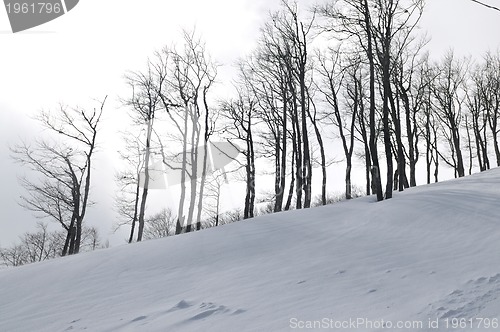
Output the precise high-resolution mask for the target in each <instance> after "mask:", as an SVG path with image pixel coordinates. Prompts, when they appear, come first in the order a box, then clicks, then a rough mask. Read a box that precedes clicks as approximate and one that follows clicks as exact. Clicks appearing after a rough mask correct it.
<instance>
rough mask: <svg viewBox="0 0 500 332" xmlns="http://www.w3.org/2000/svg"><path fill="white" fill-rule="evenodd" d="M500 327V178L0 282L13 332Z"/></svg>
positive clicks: (299, 215)
mask: <svg viewBox="0 0 500 332" xmlns="http://www.w3.org/2000/svg"><path fill="white" fill-rule="evenodd" d="M499 318H500V169H494V170H491V171H487V172H483V173H481V174H477V175H473V176H469V177H466V178H463V179H459V180H452V181H448V182H442V183H438V184H434V185H429V186H421V187H417V188H413V189H409V190H407V191H405V192H404V193H400V194H396V195H395V197H394V198H393V199H391V200H388V201H383V202H379V203H377V202H375V201H374V197H373V196H371V197H364V198H360V199H356V200H353V201H350V202H342V203H337V204H334V205H330V206H326V207H320V208H314V209H307V210H300V211H292V212H286V213H279V214H273V215H267V216H263V217H259V218H255V219H252V220H247V221H242V222H237V223H234V224H231V225H226V226H222V227H218V228H212V229H208V230H204V231H201V232H195V233H190V234H185V235H181V236H175V237H170V238H165V239H160V240H154V241H147V242H142V243H138V244H133V245H127V246H122V247H117V248H111V249H106V250H100V251H96V252H93V253H85V254H79V255H76V256H72V257H65V258H61V259H56V260H53V261H48V262H43V263H37V264H32V265H27V266H23V267H19V268H13V269H4V270H1V271H0V331H2V332H4V331H5V332H10V331H40V332H41V331H48V332H55V331H83V330H87V331H218V332H219V331H223V332H224V331H289V330H296V329H298V327H300V326H304V327H310V329H309V330H320V327H321V326H319V325H317V324H319V323H322V324H326V323H328V324H330V325H323V326H322V327H330V328H332V329H333V330H335V328H334V327H335V324H342V323H344V324H346V323H349V322H351V323H352V322H353V321H358V322H360V323H362V321H361V320H364V321H365V322H366V324H369V323H370V324H372V325H366V326H364V325H361V326H356V328H354V327H353V325H350V326H347V325H344V327H345V328H344V329H342V328H340V329H336V330H345V331H348V330H351V331H384V330H390V329H389V328H388V327H391V326H390V325H386V327H383V326H381V325H380V324H381V323H380V322H381V321H382V320H384V321H385V322H389V323H387V324H394V325H395V324H397V323H403V324H404V323H406V324H411V323H412V322H414V323H418V322H422V327H421V328H420V327H419V326H418V325H414V326H413V328H410V329H406V330H408V331H411V330H413V331H446V330H447V329H446V326H445V324H446V322H448V324H450V325H449V327H450V328H449V329H448V330H449V331H452V330H453V329H452V328H451V324H452V322H455V323H457V322H461V323H462V324H466V325H467V326H464V328H462V329H458V330H463V331H476V330H477V331H482V330H484V331H493V330H499V329H500V328H498V327H497V328H494V327H490V328H489V329H488V328H486V327H485V326H484V324H485V323H488V322H492V323H493V325H494V323H495V322H496V321H497V320H498V319H499ZM436 319H439V320H438V321H435V320H436ZM481 319H485V320H484V321H482V320H481ZM318 321H319V322H318ZM429 321H431V322H435V323H436V322H437V323H439V326H438V328H436V325H433V326H429ZM314 324H316V325H314ZM394 325H392V327H393V329H392V330H404V329H403V328H396V327H395V326H394ZM337 327H338V326H337Z"/></svg>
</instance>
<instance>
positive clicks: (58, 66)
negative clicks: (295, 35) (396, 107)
mask: <svg viewBox="0 0 500 332" xmlns="http://www.w3.org/2000/svg"><path fill="white" fill-rule="evenodd" d="M485 2H487V3H490V4H495V3H498V1H495V0H485ZM312 3H313V1H311V0H302V1H300V0H299V5H300V6H301V7H304V8H306V7H308V6H309V5H310V4H312ZM277 4H278V0H210V1H207V0H183V1H165V0H141V1H139V0H137V1H130V0H105V1H102V0H100V1H99V0H81V1H80V3H79V4H78V5H77V7H75V8H74V9H73V10H72V11H70V12H69V13H68V14H66V15H64V16H62V17H60V18H58V19H56V20H54V21H51V22H49V23H47V24H44V25H41V26H39V27H36V28H33V29H31V30H28V31H26V32H23V33H17V34H12V33H11V32H10V25H9V22H8V18H7V14H6V12H5V10H4V8H3V7H2V8H0V50H1V51H0V170H1V175H2V185H1V186H0V246H6V245H10V244H11V243H12V242H13V241H15V240H16V239H17V236H18V235H20V234H21V233H23V232H25V231H27V230H29V229H31V228H32V227H33V225H34V223H35V221H34V218H33V217H32V216H31V215H30V213H29V212H27V211H24V210H23V209H22V208H20V207H18V206H17V204H16V199H17V198H18V197H19V195H20V188H19V185H18V182H17V175H19V174H22V170H20V169H18V168H17V166H16V165H13V164H12V162H11V160H10V158H9V152H8V148H7V145H8V144H12V143H15V142H16V141H17V140H18V139H19V138H20V137H30V136H31V135H36V128H37V127H36V126H34V124H33V122H32V120H30V115H33V114H34V113H36V112H37V111H38V110H40V109H41V108H45V109H50V108H54V107H56V106H57V105H58V103H60V102H63V103H65V104H69V105H81V106H87V105H92V99H93V98H97V99H102V98H103V97H104V96H105V95H109V103H108V107H107V108H106V114H105V122H104V124H106V125H107V129H106V131H105V132H104V133H103V136H101V139H102V140H103V152H102V153H101V155H100V156H99V165H98V166H96V168H97V167H101V168H100V169H99V170H100V174H99V175H98V176H97V178H98V180H97V181H96V184H95V185H94V186H93V190H94V191H95V194H96V196H95V198H94V199H95V200H98V201H99V204H100V205H101V206H105V207H106V208H105V209H102V212H99V213H91V214H90V215H89V217H90V218H89V219H90V220H89V222H91V223H92V224H102V225H106V226H104V227H103V230H104V231H103V236H104V237H108V235H109V234H108V233H107V232H108V231H109V229H110V228H111V225H112V224H113V223H114V222H115V219H114V218H115V217H114V213H113V211H112V210H111V207H110V206H109V205H111V204H112V195H113V192H112V191H113V189H112V188H107V187H106V186H102V185H101V186H100V185H99V183H101V184H102V183H105V181H102V180H103V179H108V180H109V179H112V177H113V171H114V169H113V166H112V162H113V160H115V156H114V153H115V152H116V151H115V150H116V147H115V142H116V139H117V135H116V131H117V130H119V129H120V128H116V127H117V126H116V123H119V122H118V121H116V119H119V118H120V115H121V114H123V113H124V112H125V110H124V109H123V108H122V107H121V106H120V103H119V102H118V97H120V96H121V97H124V96H126V94H127V89H126V87H125V85H124V80H123V75H124V73H125V72H126V71H127V70H136V69H141V68H142V66H143V65H144V63H145V62H146V59H147V57H148V56H150V55H151V54H152V52H153V51H154V50H156V49H159V48H161V47H162V46H164V45H170V44H172V43H173V42H175V41H176V40H177V39H178V37H179V35H180V31H181V29H182V28H186V29H192V28H193V27H194V26H196V30H197V31H198V32H199V33H200V34H201V35H202V36H203V38H204V39H205V40H206V41H207V47H208V49H209V51H210V52H211V53H212V55H213V57H214V58H215V59H216V60H217V61H218V62H219V63H221V64H223V65H225V67H224V68H222V69H221V74H222V76H221V79H224V77H226V78H227V77H229V73H230V71H231V64H232V62H234V61H235V60H236V59H237V58H238V57H240V56H243V55H244V54H245V53H247V52H248V51H249V50H251V49H252V47H253V46H254V44H255V38H256V36H257V34H258V31H259V26H260V25H261V24H262V23H263V22H264V21H265V19H266V15H267V13H268V11H269V10H270V9H273V8H276V7H277ZM422 28H423V30H426V31H428V33H429V35H430V36H431V37H432V41H431V43H430V44H429V48H430V50H431V56H433V57H439V56H440V55H442V54H443V53H444V52H445V51H446V50H448V49H450V48H453V49H455V51H456V52H457V53H458V54H460V55H468V54H471V55H472V56H473V57H479V56H480V55H481V54H482V53H484V52H485V51H486V50H496V49H498V47H499V45H500V35H499V31H500V12H496V11H493V10H490V9H487V8H485V7H482V6H480V5H478V4H475V3H473V2H472V1H470V0H428V6H427V9H426V12H425V14H424V17H423V21H422ZM99 180H101V181H99ZM99 211H101V209H99ZM124 237H125V236H124V234H123V233H122V234H119V235H116V236H115V241H114V243H117V242H119V241H121V239H123V238H124ZM116 239H118V240H116Z"/></svg>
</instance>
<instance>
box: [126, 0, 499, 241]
mask: <svg viewBox="0 0 500 332" xmlns="http://www.w3.org/2000/svg"><path fill="white" fill-rule="evenodd" d="M423 11H424V1H423V0H417V1H410V0H389V1H381V0H339V1H331V2H326V3H325V4H323V5H319V6H316V7H314V8H311V9H310V10H308V11H307V12H299V10H298V5H297V3H292V2H289V1H282V6H281V9H280V10H278V11H277V12H274V13H271V14H270V16H269V20H268V22H267V23H266V24H264V26H263V27H262V29H261V34H260V37H259V39H258V44H257V46H256V47H255V49H254V51H253V52H251V54H249V55H248V56H246V57H245V58H243V59H241V60H239V61H238V63H237V68H236V70H237V76H236V78H235V80H234V81H233V82H232V84H233V86H234V94H233V97H226V98H222V99H221V98H219V99H217V98H216V97H213V96H212V97H210V96H209V95H208V93H209V91H212V87H213V85H214V83H215V78H216V72H217V70H216V69H217V66H216V65H215V64H214V63H213V62H212V61H211V59H210V56H209V55H208V53H207V51H206V49H205V47H204V44H203V43H202V42H201V41H200V40H199V39H197V37H196V36H195V34H194V33H185V34H184V45H183V48H182V50H181V51H179V50H177V49H176V48H175V47H168V48H165V49H163V50H162V51H161V52H157V53H155V55H154V57H153V59H152V60H149V62H148V66H147V70H146V71H145V72H136V73H131V74H130V75H129V76H128V77H127V80H128V82H129V83H130V86H131V87H132V92H133V93H132V97H131V98H130V99H127V100H126V103H127V105H129V106H131V109H133V113H132V114H133V118H134V121H135V123H136V124H137V125H139V126H142V127H143V128H144V130H142V131H140V132H141V135H142V136H141V135H140V136H139V137H137V135H136V136H134V140H133V142H130V141H129V146H134V147H135V148H134V149H133V150H131V149H128V150H127V151H128V153H127V152H126V153H124V159H126V160H129V161H130V160H131V159H133V162H132V165H133V167H132V168H130V169H133V174H130V173H126V174H125V173H124V174H120V176H119V179H120V181H121V182H122V184H123V187H124V188H127V187H128V188H131V189H132V188H133V190H129V191H130V192H132V193H135V195H134V199H130V200H127V199H124V198H123V197H122V198H120V199H119V202H120V209H121V212H122V215H124V216H125V219H124V220H125V221H126V222H131V223H132V232H131V235H130V239H129V240H130V242H131V241H132V240H133V234H134V229H135V224H136V223H138V225H139V226H138V228H139V231H138V236H137V240H138V241H140V240H141V239H142V232H143V227H144V220H145V219H144V218H145V217H144V216H145V211H146V210H145V207H146V201H147V193H148V178H149V176H148V175H149V174H148V173H149V171H150V170H151V168H150V166H151V165H149V163H150V161H149V160H150V156H151V154H157V155H159V156H161V160H162V162H163V165H164V166H163V167H164V168H165V169H166V170H167V172H171V171H173V170H177V171H178V172H180V174H181V180H180V183H181V194H180V199H179V201H178V209H177V211H178V213H177V216H176V218H177V221H176V232H175V233H176V234H179V233H181V232H184V231H186V232H189V231H191V230H193V229H195V228H196V229H200V228H201V224H200V222H201V221H202V219H203V218H212V219H213V216H210V215H209V214H207V213H206V212H207V211H206V209H205V210H204V208H203V205H204V204H203V201H204V197H206V196H208V194H209V193H208V192H207V191H206V186H207V184H210V183H211V182H212V181H214V178H215V177H214V176H213V174H212V170H210V167H209V166H210V165H209V163H207V161H208V160H209V159H210V153H208V152H207V151H208V150H209V149H204V148H202V147H203V146H208V145H209V144H210V140H211V139H212V138H214V137H215V138H217V139H219V140H226V141H228V142H232V143H234V144H235V146H238V149H239V151H240V153H241V156H242V157H241V158H240V159H238V160H237V163H235V164H234V165H235V167H236V169H237V170H238V174H240V173H242V175H243V176H242V179H243V181H244V183H245V186H246V190H245V198H244V203H243V207H242V210H243V218H251V217H253V216H254V215H255V211H256V207H255V205H256V203H257V202H258V200H257V199H256V196H257V193H256V178H257V175H258V174H267V175H270V174H271V175H272V176H273V177H274V182H273V183H274V186H273V193H272V194H271V195H270V196H268V197H267V198H268V199H270V200H271V201H272V205H273V211H274V212H278V211H282V210H289V209H292V208H296V209H300V208H308V207H310V206H311V202H312V201H313V197H312V194H313V190H312V177H313V169H314V168H318V169H319V170H320V171H321V172H320V174H321V178H322V179H321V184H322V185H321V191H320V199H319V200H320V202H321V203H322V204H326V203H327V201H328V198H327V188H326V184H327V168H328V166H330V165H331V164H332V163H333V162H334V160H335V155H334V153H329V152H328V150H329V149H330V148H331V146H332V145H333V146H334V145H336V146H340V147H341V151H343V155H344V160H345V165H346V168H345V184H346V185H345V197H346V198H347V199H349V198H351V197H352V181H351V172H352V168H353V164H354V162H355V161H356V160H361V161H362V162H363V163H364V165H365V170H366V171H365V174H366V187H365V188H366V190H365V191H366V194H367V195H370V194H372V193H373V194H375V195H376V197H377V199H378V200H383V199H384V198H386V199H388V198H391V197H392V193H393V190H399V191H403V190H404V189H405V188H407V187H410V186H415V185H417V176H416V174H417V171H416V170H417V163H418V161H419V160H420V159H421V157H422V156H424V155H425V159H426V169H427V183H430V182H431V180H433V181H438V175H439V169H440V166H442V165H443V164H444V165H448V166H451V167H452V168H453V169H454V172H455V176H457V177H460V176H464V175H465V172H466V170H465V168H466V165H468V168H469V169H468V171H469V173H471V172H472V171H473V169H475V164H477V166H478V167H477V168H478V169H479V170H484V169H487V168H489V167H490V162H489V153H488V151H489V146H488V144H490V145H491V144H492V146H493V149H494V150H495V153H496V155H497V156H498V143H497V134H498V129H497V119H498V109H499V105H498V100H499V99H500V98H499V96H500V87H499V85H498V82H499V79H500V74H499V72H500V66H499V65H500V64H499V55H498V54H494V53H488V54H487V55H485V57H484V59H482V60H481V61H478V62H476V63H473V62H472V61H471V60H470V59H465V58H463V59H462V58H456V56H455V55H454V54H453V52H452V51H450V52H449V53H448V54H446V55H445V56H444V57H443V58H442V59H431V57H430V56H429V54H428V53H427V52H425V46H426V37H425V35H423V34H421V33H420V32H419V30H418V24H419V21H420V18H421V16H422V14H423ZM223 83H226V82H223ZM225 86H226V90H227V84H226V85H225ZM209 104H210V106H209ZM160 118H161V120H158V119H160ZM162 123H163V124H164V123H167V125H166V127H163V125H162ZM136 132H137V131H136ZM332 133H333V134H334V135H335V136H336V137H337V138H336V139H334V140H333V142H332V140H331V139H330V138H331V137H332V135H331V134H332ZM132 136H133V135H132ZM127 137H131V135H130V134H127ZM464 137H465V138H464ZM490 138H491V139H490ZM130 143H131V144H130ZM165 146H168V147H169V149H165V148H164V147H165ZM381 147H382V151H379V150H380V148H381ZM131 151H133V152H132V153H131ZM175 151H180V152H177V153H175ZM465 151H467V153H466V152H465ZM466 154H467V155H468V156H469V161H468V162H467V161H466V160H465V159H466V157H464V155H466ZM131 155H133V156H135V157H134V158H131ZM381 157H383V158H384V159H385V162H383V163H381V160H380V158H381ZM207 158H208V160H207ZM259 160H265V164H266V165H267V164H268V163H269V162H271V161H272V171H266V170H261V171H258V169H257V166H256V165H257V164H258V163H259ZM382 169H383V170H385V171H386V174H385V175H383V174H381V170H382ZM144 170H145V171H144ZM141 171H142V172H143V173H144V174H142V175H141ZM141 176H142V177H143V178H144V177H145V179H146V180H145V181H142V182H141V179H140V177H141ZM124 179H125V180H124ZM129 180H130V181H129ZM383 180H385V184H383ZM185 183H189V184H190V186H189V188H187V187H186V185H185ZM221 185H223V184H221V183H219V184H218V186H216V190H215V193H218V195H220V188H221ZM124 192H127V191H126V190H125V191H124ZM210 192H213V191H210ZM216 196H217V195H216ZM216 201H217V203H216V205H217V208H216V209H215V210H216V211H219V199H217V200H216ZM123 203H124V204H123ZM186 205H187V206H186ZM204 212H205V213H204ZM192 224H195V225H196V227H195V228H194V227H192Z"/></svg>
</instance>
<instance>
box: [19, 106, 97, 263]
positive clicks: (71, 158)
mask: <svg viewBox="0 0 500 332" xmlns="http://www.w3.org/2000/svg"><path fill="white" fill-rule="evenodd" d="M105 101H106V98H104V100H103V101H102V102H100V106H99V107H98V108H94V109H92V110H90V111H89V110H85V109H82V108H78V107H76V108H69V107H65V106H61V107H60V108H59V109H57V111H55V112H45V111H42V112H41V113H40V114H39V115H38V117H37V118H36V119H37V120H38V121H39V122H40V123H41V124H42V126H43V127H44V128H46V129H48V130H49V133H50V134H52V135H51V137H50V138H39V139H37V140H36V141H35V142H34V143H33V144H29V143H26V142H23V143H21V144H18V145H16V146H14V147H11V152H12V157H13V159H14V160H15V161H16V162H18V163H20V164H22V165H24V166H26V167H27V168H29V169H30V170H31V171H32V174H33V175H37V177H35V176H33V177H32V178H28V177H22V178H21V185H22V186H23V187H24V188H25V189H26V192H27V193H26V194H24V195H22V196H21V201H20V205H21V206H23V207H24V208H26V209H28V210H30V211H33V212H35V213H36V215H37V216H40V217H51V218H52V219H54V220H55V221H57V222H58V223H59V224H60V225H61V226H62V227H63V228H64V229H65V230H66V232H67V236H66V241H65V244H64V248H63V250H62V254H63V255H66V254H76V253H78V252H79V250H80V244H81V238H82V227H83V221H84V218H85V214H86V211H87V207H88V206H89V204H90V185H91V174H92V160H93V156H94V153H95V150H96V148H97V140H96V139H97V133H98V131H99V128H100V127H99V124H100V120H101V116H102V113H103V109H104V104H105Z"/></svg>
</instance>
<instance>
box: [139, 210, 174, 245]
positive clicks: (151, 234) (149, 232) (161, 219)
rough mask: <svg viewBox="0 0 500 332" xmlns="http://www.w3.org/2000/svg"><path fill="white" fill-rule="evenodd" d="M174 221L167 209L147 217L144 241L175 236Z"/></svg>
mask: <svg viewBox="0 0 500 332" xmlns="http://www.w3.org/2000/svg"><path fill="white" fill-rule="evenodd" d="M176 221H177V218H176V216H175V215H174V213H173V212H172V210H170V209H168V208H165V209H162V210H161V211H160V212H158V213H155V214H153V215H151V216H149V217H147V218H146V221H145V224H144V239H146V240H152V239H159V238H163V237H167V236H171V235H175V224H176Z"/></svg>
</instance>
